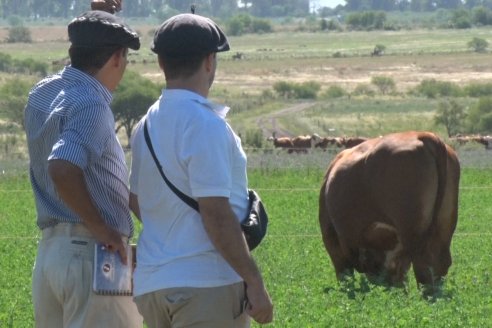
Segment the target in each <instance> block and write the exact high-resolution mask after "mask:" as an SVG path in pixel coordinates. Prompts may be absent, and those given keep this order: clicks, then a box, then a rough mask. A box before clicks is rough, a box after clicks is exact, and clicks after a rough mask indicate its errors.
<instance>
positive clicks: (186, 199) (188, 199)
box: [144, 119, 200, 212]
mask: <svg viewBox="0 0 492 328" xmlns="http://www.w3.org/2000/svg"><path fill="white" fill-rule="evenodd" d="M144 135H145V142H146V143H147V146H148V147H149V150H150V153H151V154H152V157H153V158H154V161H155V164H156V165H157V168H158V169H159V172H160V173H161V176H162V178H163V179H164V181H166V183H167V185H168V186H169V188H171V190H172V191H173V192H174V193H175V194H176V196H178V197H179V198H181V200H182V201H183V202H185V203H186V204H188V206H190V207H191V208H192V209H194V210H195V211H197V212H200V210H199V208H198V202H197V201H196V200H194V199H193V198H191V197H189V196H187V195H185V194H183V193H182V192H181V190H179V189H178V188H176V187H175V186H174V185H173V184H172V183H171V181H169V180H168V179H167V177H166V175H165V174H164V171H162V166H161V164H160V163H159V160H158V159H157V156H156V155H155V152H154V147H152V142H151V141H150V136H149V131H148V129H147V119H145V122H144Z"/></svg>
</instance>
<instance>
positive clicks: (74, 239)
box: [32, 223, 143, 328]
mask: <svg viewBox="0 0 492 328" xmlns="http://www.w3.org/2000/svg"><path fill="white" fill-rule="evenodd" d="M42 233H43V237H42V239H41V240H40V241H39V244H38V253H37V257H36V262H35V265H34V273H33V290H32V297H33V303H34V317H35V322H36V327H38V328H62V327H63V328H99V327H100V328H113V327H114V328H121V327H128V328H140V327H143V319H142V317H141V315H140V314H139V313H138V310H137V307H136V305H135V303H134V302H133V299H132V297H131V296H102V295H96V294H94V292H93V291H92V274H93V262H94V244H95V241H94V239H93V238H92V237H91V234H90V232H89V231H88V230H87V229H86V228H85V227H84V226H83V225H80V224H70V223H60V224H57V225H56V226H54V227H51V228H46V229H43V231H42Z"/></svg>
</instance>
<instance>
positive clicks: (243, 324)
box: [234, 308, 251, 328]
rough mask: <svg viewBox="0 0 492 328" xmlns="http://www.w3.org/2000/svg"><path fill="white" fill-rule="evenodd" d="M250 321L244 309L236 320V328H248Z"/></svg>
mask: <svg viewBox="0 0 492 328" xmlns="http://www.w3.org/2000/svg"><path fill="white" fill-rule="evenodd" d="M250 320H251V319H250V317H249V315H248V314H247V313H246V311H245V308H244V309H243V311H242V312H241V314H240V315H239V316H237V317H236V318H234V328H248V327H249V326H250Z"/></svg>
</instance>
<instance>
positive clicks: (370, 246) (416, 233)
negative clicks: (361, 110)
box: [319, 131, 460, 286]
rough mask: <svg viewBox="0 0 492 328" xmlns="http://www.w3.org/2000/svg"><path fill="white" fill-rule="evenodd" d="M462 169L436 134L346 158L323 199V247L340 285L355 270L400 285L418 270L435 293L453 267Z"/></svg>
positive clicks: (399, 137)
mask: <svg viewBox="0 0 492 328" xmlns="http://www.w3.org/2000/svg"><path fill="white" fill-rule="evenodd" d="M459 179H460V165H459V161H458V158H457V156H456V153H455V152H454V151H453V150H452V148H451V147H449V146H448V145H446V144H444V143H443V142H442V141H441V139H439V138H438V137H437V136H436V135H435V134H433V133H430V132H413V131H410V132H403V133H395V134H389V135H386V136H383V137H379V138H374V139H369V140H367V141H366V142H363V143H361V144H359V145H358V146H356V147H354V148H350V149H346V150H344V151H342V152H340V153H339V154H338V155H337V156H336V157H335V159H334V160H333V161H332V162H331V164H330V166H329V167H328V170H327V172H326V175H325V178H324V181H323V185H322V187H321V191H320V198H319V222H320V227H321V232H322V236H323V242H324V245H325V247H326V250H327V251H328V254H329V256H330V258H331V261H332V263H333V265H334V267H335V271H336V275H337V278H338V279H341V278H343V277H344V276H345V275H346V274H352V273H353V272H354V269H355V270H357V271H358V272H360V273H365V274H366V275H367V276H368V277H369V278H370V279H372V278H376V277H379V278H383V279H384V281H385V282H387V283H389V284H392V285H400V284H401V283H403V281H404V280H405V277H406V273H407V271H408V269H409V268H410V265H413V271H414V274H415V277H416V280H417V282H418V283H420V284H424V285H428V286H433V285H434V283H437V282H439V281H440V280H441V278H442V277H444V276H445V275H446V274H447V272H448V269H449V267H450V266H451V253H450V244H451V238H452V236H453V233H454V230H455V227H456V223H457V219H458V185H459Z"/></svg>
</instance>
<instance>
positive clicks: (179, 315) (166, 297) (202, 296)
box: [135, 282, 250, 328]
mask: <svg viewBox="0 0 492 328" xmlns="http://www.w3.org/2000/svg"><path fill="white" fill-rule="evenodd" d="M244 300H245V295H244V284H243V283H242V282H241V283H237V284H233V285H228V286H223V287H213V288H169V289H162V290H158V291H155V292H151V293H148V294H144V295H141V296H137V297H135V303H137V306H138V310H139V311H140V313H142V315H143V317H144V319H145V323H146V324H147V325H148V327H149V328H185V327H186V328H248V327H249V326H250V318H249V316H248V315H247V314H246V312H244V311H243V310H244V303H245V302H244Z"/></svg>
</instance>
